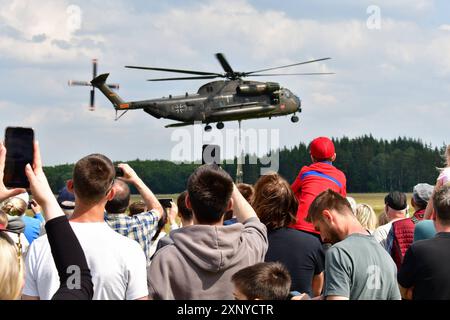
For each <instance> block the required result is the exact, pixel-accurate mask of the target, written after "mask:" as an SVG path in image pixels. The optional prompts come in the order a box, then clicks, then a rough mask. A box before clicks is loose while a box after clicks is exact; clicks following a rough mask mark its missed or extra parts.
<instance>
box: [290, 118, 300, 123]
mask: <svg viewBox="0 0 450 320" xmlns="http://www.w3.org/2000/svg"><path fill="white" fill-rule="evenodd" d="M298 120H299V119H298V117H297V116H292V117H291V121H292V122H294V123H296V122H298Z"/></svg>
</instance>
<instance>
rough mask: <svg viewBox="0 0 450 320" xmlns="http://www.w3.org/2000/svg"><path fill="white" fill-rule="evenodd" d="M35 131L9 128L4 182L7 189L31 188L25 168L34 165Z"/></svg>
mask: <svg viewBox="0 0 450 320" xmlns="http://www.w3.org/2000/svg"><path fill="white" fill-rule="evenodd" d="M33 144H34V131H33V129H32V128H23V127H7V128H6V130H5V147H6V150H7V151H6V160H5V170H4V176H3V182H4V184H5V186H6V187H7V188H29V187H30V183H29V181H28V178H27V176H26V175H25V166H26V165H27V164H28V163H29V164H32V163H33V158H34V145H33Z"/></svg>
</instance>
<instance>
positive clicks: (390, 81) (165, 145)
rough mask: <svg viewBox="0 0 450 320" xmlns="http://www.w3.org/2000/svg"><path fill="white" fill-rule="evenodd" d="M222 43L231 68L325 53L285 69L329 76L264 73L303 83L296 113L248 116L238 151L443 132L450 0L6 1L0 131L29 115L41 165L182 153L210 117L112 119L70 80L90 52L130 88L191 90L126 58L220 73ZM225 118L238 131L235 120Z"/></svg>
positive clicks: (1, 2)
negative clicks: (293, 116) (247, 139)
mask: <svg viewBox="0 0 450 320" xmlns="http://www.w3.org/2000/svg"><path fill="white" fill-rule="evenodd" d="M374 6H375V7H374ZM217 52H223V53H224V54H225V56H226V57H227V59H228V61H229V62H230V64H231V65H232V67H233V68H234V69H235V70H238V71H250V70H256V69H261V68H267V67H273V66H278V65H284V64H290V63H295V62H299V61H305V60H309V59H316V58H323V57H331V58H332V59H330V60H327V61H323V62H319V63H315V64H309V65H304V66H298V67H293V68H290V69H285V70H284V71H286V72H335V73H336V74H335V75H328V76H310V77H307V76H304V77H287V76H286V77H277V78H274V77H270V78H269V77H268V78H267V81H277V82H279V83H280V84H281V86H283V87H286V88H288V89H290V90H291V91H292V92H294V93H295V94H296V95H297V96H299V97H300V99H301V100H302V106H303V107H302V108H303V112H302V113H301V114H300V121H299V122H298V123H291V121H290V119H289V117H280V118H272V119H270V120H269V119H258V120H248V121H244V122H243V129H244V131H245V130H249V131H251V130H254V131H256V132H257V133H258V134H257V139H259V140H258V143H254V144H251V145H250V146H248V145H247V147H246V151H254V152H256V153H259V154H260V153H262V152H265V151H266V149H267V148H270V147H277V146H279V147H284V146H286V147H292V146H294V145H297V144H298V143H300V142H304V143H308V142H309V141H310V140H311V139H313V138H314V137H316V136H330V137H331V136H332V137H343V136H347V137H357V136H361V135H364V134H372V135H373V136H374V137H375V138H383V139H393V138H396V137H399V136H406V137H412V138H419V139H421V140H422V141H424V142H425V143H427V144H432V145H433V146H438V147H440V146H442V145H443V144H444V143H450V139H449V138H450V131H449V119H450V100H449V96H450V81H449V80H450V2H449V1H444V0H442V1H437V0H436V1H432V0H397V1H390V0H378V1H365V0H342V1H333V0H322V1H312V0H311V1H298V0H283V1H272V0H211V1H208V0H205V1H195V0H187V1H186V0H183V1H181V0H172V1H170V0H169V1H156V0H155V1H153V0H150V1H147V0H145V1H144V0H136V1H125V0H110V1H107V2H106V1H100V0H86V1H81V0H78V1H77V0H72V1H67V0H54V1H53V0H43V1H31V0H0V114H1V118H0V130H2V131H3V130H4V128H6V127H7V126H27V127H29V126H31V127H33V128H34V129H35V132H36V138H37V139H38V140H39V142H40V145H41V149H42V150H41V152H42V156H43V160H44V163H45V164H46V165H56V164H63V163H73V162H75V161H77V160H78V159H80V158H81V157H83V156H85V155H87V154H90V153H103V154H105V155H107V156H108V157H110V158H111V159H112V160H114V161H118V160H123V161H126V160H133V159H137V158H139V159H168V160H176V159H174V150H176V149H177V148H179V147H180V144H181V145H182V146H184V147H185V148H188V149H190V150H191V151H192V152H191V153H183V155H184V156H185V157H186V154H187V155H190V156H191V157H192V158H195V157H196V155H199V151H200V150H199V149H201V144H202V143H211V142H218V141H219V140H215V141H214V139H213V138H215V139H219V138H220V136H219V135H220V132H218V131H217V129H214V130H213V131H212V132H211V133H209V134H200V135H199V134H198V133H202V130H201V127H200V128H195V127H186V128H184V129H168V128H164V126H165V125H167V124H169V123H172V122H173V121H171V120H164V119H160V120H158V119H155V118H153V117H151V116H150V115H148V114H146V113H144V112H143V111H141V110H136V111H130V112H128V113H127V114H126V115H124V116H123V117H122V118H121V119H120V120H119V121H114V117H115V112H114V109H113V108H112V105H111V104H110V103H109V101H107V100H106V98H105V97H104V96H103V95H102V94H101V93H100V92H98V91H97V93H96V111H94V112H91V111H89V109H88V104H89V88H87V87H69V86H68V85H67V82H68V80H70V79H74V80H86V81H87V80H91V73H92V71H91V59H92V58H97V59H98V60H99V73H106V72H108V73H110V77H109V81H110V82H116V83H120V86H121V87H120V90H119V91H118V93H119V95H120V96H121V97H122V98H123V99H124V100H126V101H132V100H142V99H150V98H158V97H162V96H168V95H169V94H173V95H178V94H184V93H185V92H192V93H195V92H196V91H197V89H198V88H199V87H200V86H201V85H202V84H204V83H205V82H204V81H198V80H196V81H184V82H181V81H180V82H161V83H150V82H147V81H145V80H146V79H148V78H151V77H160V76H167V75H173V74H163V73H159V72H150V71H141V70H130V69H125V68H124V66H125V65H143V66H159V67H169V68H185V69H198V70H204V71H212V72H222V69H221V67H220V65H219V64H218V62H217V60H216V59H215V57H214V54H215V53H217ZM262 79H263V78H257V79H254V80H262ZM264 80H266V79H264ZM225 128H226V129H233V130H236V128H237V123H236V122H226V123H225ZM264 132H265V133H264ZM222 134H223V136H225V131H223V132H222ZM267 136H269V137H274V138H273V140H276V141H275V142H276V143H272V140H270V143H269V140H268V138H267ZM183 139H187V140H183ZM199 139H200V140H199ZM202 139H203V140H202ZM219 144H221V143H219ZM222 144H223V149H227V150H226V154H224V155H222V157H225V158H227V157H230V156H231V157H232V156H233V152H234V150H231V149H232V148H226V141H223V142H222ZM255 145H257V146H258V147H256V149H251V148H252V146H253V147H254V146H255ZM199 146H200V147H199ZM223 152H225V151H223ZM188 158H189V157H187V158H186V160H193V159H188Z"/></svg>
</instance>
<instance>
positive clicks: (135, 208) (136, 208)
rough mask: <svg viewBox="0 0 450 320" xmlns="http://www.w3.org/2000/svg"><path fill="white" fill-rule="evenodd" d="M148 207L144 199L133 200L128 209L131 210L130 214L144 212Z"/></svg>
mask: <svg viewBox="0 0 450 320" xmlns="http://www.w3.org/2000/svg"><path fill="white" fill-rule="evenodd" d="M146 209H147V207H146V206H145V202H144V201H142V200H139V201H135V202H133V203H132V204H130V207H129V208H128V210H130V216H134V215H136V214H139V213H142V212H144V211H145V210H146Z"/></svg>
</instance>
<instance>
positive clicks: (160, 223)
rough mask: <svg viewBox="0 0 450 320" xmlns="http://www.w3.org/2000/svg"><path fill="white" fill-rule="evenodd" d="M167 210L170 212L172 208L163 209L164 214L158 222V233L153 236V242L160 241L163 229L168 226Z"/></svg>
mask: <svg viewBox="0 0 450 320" xmlns="http://www.w3.org/2000/svg"><path fill="white" fill-rule="evenodd" d="M167 210H170V208H163V214H162V216H161V218H160V219H159V220H158V226H157V227H156V233H155V235H154V236H153V238H152V240H151V241H155V240H156V239H158V236H159V234H160V233H161V231H162V229H163V228H164V226H165V225H166V223H167V220H168V215H167Z"/></svg>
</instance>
